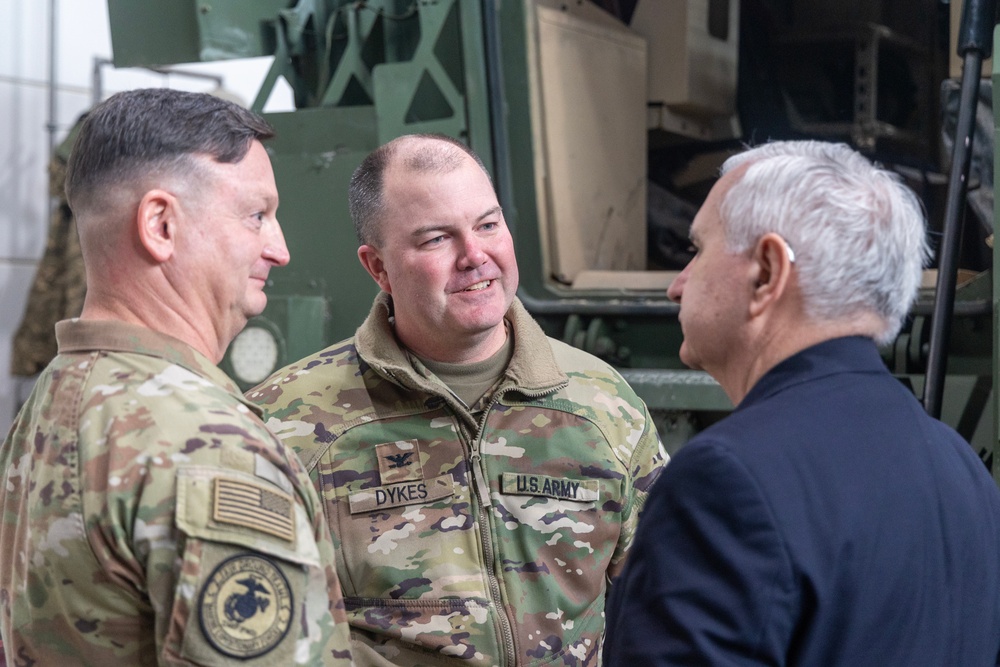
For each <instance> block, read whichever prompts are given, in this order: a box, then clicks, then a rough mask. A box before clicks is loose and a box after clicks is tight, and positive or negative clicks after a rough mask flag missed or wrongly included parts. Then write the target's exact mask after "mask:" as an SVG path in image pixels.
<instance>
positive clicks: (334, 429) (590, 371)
mask: <svg viewBox="0 0 1000 667" xmlns="http://www.w3.org/2000/svg"><path fill="white" fill-rule="evenodd" d="M351 211H352V217H353V218H354V223H355V226H356V227H357V230H358V236H359V239H360V240H361V243H362V245H361V247H360V248H359V250H358V255H359V258H360V260H361V262H362V264H363V265H364V266H365V268H366V269H367V270H368V271H369V273H370V274H371V275H372V277H373V278H374V279H375V281H376V282H377V283H378V284H379V286H380V287H381V289H382V292H381V293H380V294H379V296H378V297H377V299H376V300H375V303H374V306H373V307H372V310H371V313H370V315H369V316H368V318H367V319H366V320H365V322H364V323H363V324H362V326H361V328H360V329H358V331H357V334H356V335H355V336H354V338H352V339H349V340H346V341H343V342H341V343H338V344H336V345H334V346H332V347H330V348H328V349H326V350H323V351H321V352H319V353H317V354H315V355H313V356H311V357H308V358H306V359H303V360H302V361H300V362H298V363H296V364H293V365H292V366H289V367H288V368H285V369H284V370H281V371H279V372H278V373H277V374H275V375H274V376H273V377H272V378H270V379H268V380H267V381H265V382H264V383H262V384H261V385H260V386H259V387H257V388H256V389H254V390H251V391H250V392H248V394H247V395H248V397H249V398H250V399H251V400H253V401H255V402H257V403H259V404H260V405H261V406H263V407H264V410H265V416H266V417H267V418H268V419H267V423H268V425H269V426H270V427H271V428H272V429H273V430H276V432H277V433H278V436H279V437H280V438H282V439H283V440H284V442H285V443H286V444H289V445H291V446H292V447H293V448H294V449H295V450H296V451H297V452H298V453H299V455H300V456H301V458H302V460H303V463H305V465H306V467H307V468H308V469H309V471H310V475H311V477H312V479H313V481H314V482H315V483H316V485H317V486H318V488H319V489H320V492H321V494H322V497H323V500H324V510H325V512H326V518H327V520H328V521H329V522H330V527H331V530H332V532H333V534H334V540H335V542H337V544H338V545H339V551H338V556H337V558H338V561H337V562H338V573H339V575H340V579H341V583H342V586H343V587H344V595H345V603H346V605H347V614H348V620H349V622H350V624H351V631H352V639H353V642H352V644H353V652H354V659H355V662H356V664H359V665H389V664H392V665H410V666H415V665H470V666H473V665H475V666H483V667H485V666H488V665H598V664H600V653H601V648H600V647H601V641H602V633H603V628H604V602H605V596H606V594H607V591H608V584H609V582H610V580H611V579H612V578H613V577H614V576H615V575H616V574H617V573H618V572H619V570H620V569H621V567H622V564H623V561H624V559H625V556H626V554H627V552H628V549H629V545H630V544H631V541H632V534H633V531H634V529H635V526H636V520H637V517H638V514H639V511H640V509H641V507H642V505H643V502H644V500H645V498H646V493H647V491H648V489H649V487H650V485H651V484H652V483H653V481H654V480H655V478H656V476H657V475H658V473H659V471H660V467H661V465H662V463H663V462H664V455H663V454H662V453H661V447H660V446H659V439H658V437H657V435H656V432H655V429H654V427H653V424H652V422H651V420H650V417H649V415H648V413H647V410H646V407H645V405H644V404H643V402H642V401H641V400H640V399H639V398H638V397H637V396H636V395H635V394H634V393H633V392H632V390H631V389H630V388H629V387H628V385H627V384H626V383H625V382H624V381H623V380H622V378H621V376H620V375H619V374H618V373H617V372H615V371H614V370H613V369H612V368H611V367H610V366H608V365H607V364H605V363H603V362H602V361H600V360H598V359H596V358H595V357H593V356H591V355H589V354H587V353H585V352H582V351H580V350H578V349H575V348H572V347H569V346H567V345H564V344H562V343H560V342H558V341H556V340H552V339H550V338H547V337H546V336H545V334H544V333H543V332H542V330H541V328H540V327H539V326H538V325H537V324H536V323H535V322H534V321H533V320H532V319H531V317H530V316H529V315H528V313H527V312H526V311H525V310H524V308H523V307H522V306H521V304H520V302H519V301H517V299H516V298H515V297H514V293H515V290H516V289H517V283H518V273H517V264H516V262H515V259H514V253H513V242H512V240H511V237H510V233H509V232H508V230H507V227H506V225H505V223H504V219H503V215H502V213H501V210H500V207H499V205H498V203H497V199H496V195H495V193H494V191H493V187H492V184H491V182H490V180H489V176H488V175H487V173H486V171H485V169H484V168H483V167H482V163H481V162H479V160H478V158H476V157H475V156H474V155H473V154H472V153H471V152H470V151H469V150H468V148H466V147H465V146H464V145H462V144H460V143H457V142H453V141H451V140H448V139H445V138H440V137H428V136H410V137H403V138H401V139H397V140H395V141H393V142H390V143H389V144H387V145H386V146H383V147H382V148H380V149H378V150H377V151H375V152H374V153H373V154H372V155H370V156H369V157H368V158H366V160H365V161H364V162H363V163H362V165H361V166H360V167H359V168H358V171H357V172H355V175H354V178H353V179H352V183H351Z"/></svg>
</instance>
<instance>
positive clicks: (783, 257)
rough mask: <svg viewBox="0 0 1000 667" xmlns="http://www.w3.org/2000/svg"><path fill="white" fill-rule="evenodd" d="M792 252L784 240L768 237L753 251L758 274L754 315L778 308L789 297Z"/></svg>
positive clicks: (779, 237) (753, 305) (752, 309)
mask: <svg viewBox="0 0 1000 667" xmlns="http://www.w3.org/2000/svg"><path fill="white" fill-rule="evenodd" d="M790 252H791V250H790V249H789V247H788V244H787V243H786V242H785V240H784V239H783V238H781V236H779V235H778V234H775V233H773V232H772V233H769V234H764V236H762V237H760V239H759V240H758V241H757V244H756V245H755V246H754V250H753V262H754V267H753V270H754V272H755V273H756V276H755V279H756V280H755V285H754V289H753V296H752V297H751V299H750V314H751V315H752V316H757V315H760V314H761V313H763V312H764V311H766V310H767V309H768V308H770V307H772V306H774V305H775V304H776V303H777V302H778V301H779V300H780V299H781V297H782V296H783V295H784V294H785V291H786V290H787V288H788V281H789V279H790V278H791V274H792V262H791V257H790Z"/></svg>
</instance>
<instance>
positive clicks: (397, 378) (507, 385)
mask: <svg viewBox="0 0 1000 667" xmlns="http://www.w3.org/2000/svg"><path fill="white" fill-rule="evenodd" d="M391 317H392V297H391V296H389V295H388V294H386V293H385V292H380V293H379V295H378V296H377V297H376V298H375V303H373V304H372V309H371V312H369V313H368V317H367V318H366V319H365V321H364V323H362V325H361V327H360V328H359V329H358V331H357V333H356V334H355V336H354V342H355V346H356V347H357V350H358V355H360V356H361V358H362V359H364V360H365V362H367V363H368V365H370V366H371V367H372V368H374V369H375V370H376V371H377V372H378V373H379V374H380V375H383V376H385V377H387V378H389V379H390V380H392V381H394V382H396V383H397V384H400V385H402V386H404V387H406V388H409V389H419V390H423V391H426V392H428V393H431V394H441V391H442V389H441V387H440V386H439V385H437V384H435V383H433V382H431V381H430V380H428V379H427V378H425V377H423V376H421V375H420V374H419V373H417V372H416V371H415V370H414V368H413V364H412V363H411V362H410V358H409V355H408V354H407V352H406V349H405V348H403V347H402V346H401V345H400V344H399V341H398V340H397V339H396V335H395V333H394V332H393V328H392V323H391V319H390V318H391ZM504 317H505V319H506V320H507V321H508V322H509V323H510V328H511V332H512V334H513V336H514V355H513V357H512V358H511V360H510V364H508V365H507V370H506V372H505V373H504V378H503V380H502V382H501V384H500V389H503V390H507V389H515V390H520V391H522V392H525V393H528V394H532V395H538V394H547V393H551V392H553V391H555V390H557V389H559V388H560V387H563V386H565V385H566V383H567V382H568V381H569V378H567V377H566V374H565V373H563V372H562V371H561V370H560V369H559V366H558V364H557V363H556V360H555V357H554V356H553V354H552V347H551V346H550V345H549V340H548V337H547V336H546V335H545V332H543V331H542V328H541V327H539V326H538V324H537V323H536V322H535V321H534V319H532V317H531V315H529V314H528V311H526V310H525V309H524V306H522V305H521V302H520V301H519V300H517V299H516V298H515V299H514V302H513V303H512V304H511V306H510V309H509V310H508V311H507V314H506V315H505V316H504Z"/></svg>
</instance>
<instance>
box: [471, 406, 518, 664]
mask: <svg viewBox="0 0 1000 667" xmlns="http://www.w3.org/2000/svg"><path fill="white" fill-rule="evenodd" d="M502 395H503V390H499V391H497V392H496V394H494V395H493V399H492V400H491V401H490V404H489V405H488V406H486V409H485V410H484V411H483V418H482V420H481V421H480V422H479V426H478V427H477V429H476V434H475V436H474V437H473V439H472V442H471V444H470V450H471V451H470V454H469V464H470V465H471V466H472V481H473V484H474V485H475V487H476V495H478V496H479V499H480V503H481V505H482V511H481V512H480V513H479V532H480V534H481V535H482V541H483V558H485V560H486V579H487V582H488V583H489V587H490V595H491V596H492V598H493V604H494V606H495V607H496V610H497V620H498V621H499V622H500V635H501V638H502V639H503V650H504V654H503V655H501V656H500V657H501V660H500V662H501V664H504V665H509V664H512V660H513V659H514V658H515V655H514V650H515V649H514V631H513V629H512V627H511V620H510V618H508V616H507V608H506V606H505V605H504V604H503V601H502V600H501V599H500V581H499V578H498V576H497V573H496V570H495V566H494V562H495V561H496V557H495V556H494V554H493V533H492V532H491V531H490V517H489V508H490V507H492V506H493V502H492V500H491V499H490V485H489V484H488V483H487V481H486V476H485V475H484V473H483V462H482V452H481V451H480V446H481V445H482V437H483V432H484V431H485V430H486V420H487V418H488V417H489V414H490V410H492V409H493V406H495V405H496V404H497V403H498V402H499V401H500V397H501V396H502Z"/></svg>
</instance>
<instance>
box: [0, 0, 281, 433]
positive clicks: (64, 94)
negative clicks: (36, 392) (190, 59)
mask: <svg viewBox="0 0 1000 667" xmlns="http://www.w3.org/2000/svg"><path fill="white" fill-rule="evenodd" d="M55 6H56V12H57V15H56V27H57V33H58V34H57V38H56V58H55V60H56V90H57V95H56V107H57V117H56V119H55V123H54V124H55V126H56V137H55V142H56V143H57V144H58V143H59V142H60V141H62V139H63V138H64V136H65V134H66V132H67V130H68V129H69V128H70V127H71V126H72V125H73V122H74V121H75V119H76V118H77V116H78V115H79V114H80V113H82V112H83V111H85V110H86V109H87V108H89V107H90V105H91V103H92V100H93V93H92V90H91V82H92V73H93V71H94V61H95V58H103V59H110V58H111V36H110V31H109V23H108V9H107V4H106V2H105V0H57V2H56V3H55ZM49 7H50V2H49V1H48V0H32V1H31V2H19V1H16V0H15V1H11V2H0V201H2V202H3V206H0V313H3V317H0V435H3V434H5V433H6V432H7V430H8V429H9V427H10V424H11V422H12V420H13V417H14V413H15V409H16V405H17V402H18V401H17V399H18V396H19V395H21V396H22V398H23V393H24V389H25V383H24V382H23V381H22V380H21V379H19V378H14V377H12V376H11V375H10V371H9V369H10V354H11V343H12V336H13V333H14V331H15V330H16V329H17V326H18V325H19V323H20V321H21V315H22V314H23V312H24V306H25V300H26V297H27V292H28V288H29V286H30V284H31V281H32V279H33V277H34V272H35V269H36V267H37V263H38V259H39V258H40V257H41V254H42V251H43V249H44V246H45V234H46V230H47V226H48V206H49V202H48V195H47V192H48V185H47V184H48V175H47V171H46V170H47V165H48V161H49V129H48V125H49V122H50V119H49V53H50V50H49V27H50V13H49ZM269 66H270V59H269V58H255V59H250V60H241V61H229V62H219V63H192V64H183V65H178V66H177V69H183V70H186V71H195V72H204V73H212V74H216V75H219V76H222V77H223V78H224V83H223V85H224V88H225V89H226V90H227V91H230V92H232V93H233V94H235V95H236V96H237V97H238V98H240V99H242V100H244V101H245V102H246V103H247V104H249V103H251V102H252V101H253V100H254V97H255V96H256V92H257V89H258V88H259V86H260V82H261V81H262V80H263V78H264V75H265V74H266V72H267V68H268V67H269ZM101 75H102V86H103V91H104V96H105V97H106V96H108V95H111V94H112V93H115V92H118V91H121V90H129V89H132V88H140V87H145V86H156V87H160V86H165V87H171V88H181V89H184V90H197V91H206V92H207V91H210V90H212V89H214V88H215V84H214V83H213V82H211V81H206V80H202V79H193V78H188V77H184V76H181V75H176V74H175V75H169V76H164V75H160V74H156V73H153V72H148V71H146V70H141V69H128V70H116V69H114V68H112V67H111V66H105V67H102V68H101ZM292 106H293V105H292V97H291V93H290V91H289V90H288V88H287V86H279V87H278V88H277V89H276V91H275V93H274V94H273V95H272V96H271V99H270V100H269V102H268V104H267V106H266V107H265V110H267V111H287V110H290V109H291V108H292Z"/></svg>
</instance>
